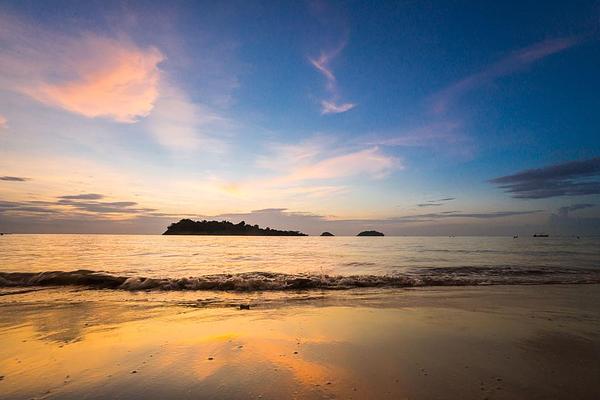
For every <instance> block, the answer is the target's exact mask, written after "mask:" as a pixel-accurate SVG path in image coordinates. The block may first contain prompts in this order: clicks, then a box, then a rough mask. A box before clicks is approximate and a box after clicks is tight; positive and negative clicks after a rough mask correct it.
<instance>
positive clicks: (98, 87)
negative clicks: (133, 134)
mask: <svg viewBox="0 0 600 400" xmlns="http://www.w3.org/2000/svg"><path fill="white" fill-rule="evenodd" d="M0 23H1V24H3V25H4V29H0V44H2V46H3V47H4V49H5V50H4V51H3V53H2V55H0V72H2V75H3V77H2V78H1V79H0V86H1V87H3V88H6V89H10V90H13V91H17V92H20V93H24V94H26V95H28V96H30V97H32V98H34V99H36V100H37V101H40V102H42V103H45V104H47V105H49V106H52V107H56V108H61V109H64V110H67V111H70V112H72V113H76V114H79V115H83V116H85V117H89V118H95V117H106V118H111V119H114V120H116V121H119V122H128V123H130V122H135V121H136V120H137V119H139V118H140V117H144V116H147V115H148V114H149V113H150V111H151V110H152V108H153V106H154V102H155V101H156V99H157V97H158V95H159V80H160V70H159V67H158V65H159V63H160V62H161V61H163V60H164V56H163V55H162V53H161V52H160V51H159V50H158V49H156V48H154V47H139V46H137V45H135V44H134V43H132V42H131V41H129V40H128V39H127V38H123V37H120V38H112V37H106V36H99V35H96V34H92V33H86V34H82V35H80V36H67V35H65V34H62V33H57V32H53V31H42V30H41V29H40V28H38V27H35V26H33V25H28V24H27V23H25V22H23V21H21V20H18V19H16V18H9V17H2V18H0Z"/></svg>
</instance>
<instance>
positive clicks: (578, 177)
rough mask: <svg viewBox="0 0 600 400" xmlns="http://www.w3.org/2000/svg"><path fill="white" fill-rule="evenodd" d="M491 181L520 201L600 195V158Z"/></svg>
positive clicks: (533, 170) (519, 173) (532, 170)
mask: <svg viewBox="0 0 600 400" xmlns="http://www.w3.org/2000/svg"><path fill="white" fill-rule="evenodd" d="M489 182H491V183H493V184H495V185H497V186H498V187H500V188H501V189H504V191H506V192H507V193H511V194H512V197H515V198H520V199H544V198H549V197H558V196H583V195H593V194H600V157H596V158H592V159H589V160H583V161H571V162H567V163H563V164H555V165H550V166H547V167H543V168H537V169H529V170H525V171H522V172H518V173H516V174H513V175H507V176H502V177H499V178H495V179H492V180H490V181H489Z"/></svg>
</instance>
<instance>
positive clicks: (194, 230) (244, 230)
mask: <svg viewBox="0 0 600 400" xmlns="http://www.w3.org/2000/svg"><path fill="white" fill-rule="evenodd" d="M163 235H243V236H308V235H306V234H304V233H302V232H299V231H280V230H277V229H271V228H269V227H267V228H265V229H263V228H261V227H259V226H258V225H248V224H246V222H244V221H242V222H240V223H239V224H234V223H232V222H229V221H206V220H202V221H192V220H191V219H182V220H181V221H179V222H175V223H172V224H171V225H169V227H168V228H167V230H166V231H165V232H164V233H163Z"/></svg>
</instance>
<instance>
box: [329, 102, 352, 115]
mask: <svg viewBox="0 0 600 400" xmlns="http://www.w3.org/2000/svg"><path fill="white" fill-rule="evenodd" d="M355 106H356V104H354V103H342V104H336V103H334V102H333V101H327V100H323V101H321V114H339V113H343V112H346V111H349V110H351V109H353V108H354V107H355Z"/></svg>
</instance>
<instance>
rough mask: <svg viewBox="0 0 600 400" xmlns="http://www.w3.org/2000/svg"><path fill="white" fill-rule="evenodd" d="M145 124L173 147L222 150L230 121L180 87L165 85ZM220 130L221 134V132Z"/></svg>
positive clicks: (212, 150)
mask: <svg viewBox="0 0 600 400" xmlns="http://www.w3.org/2000/svg"><path fill="white" fill-rule="evenodd" d="M144 124H145V126H146V127H147V128H148V130H149V131H150V132H151V134H152V135H153V136H154V138H155V140H156V141H157V142H158V143H159V144H161V145H162V146H164V147H166V148H168V149H170V150H173V151H194V150H198V149H202V150H204V151H206V152H213V153H219V152H221V151H222V150H223V149H224V146H225V145H224V142H223V136H224V135H223V133H224V132H225V131H227V129H228V126H229V122H228V120H227V119H226V118H224V117H222V116H221V115H219V114H218V113H216V112H214V111H211V110H210V109H209V108H208V107H207V106H203V105H200V104H197V103H194V102H192V101H190V100H189V99H188V98H187V97H186V96H185V94H184V93H183V92H182V91H180V90H177V89H176V88H174V87H172V86H168V85H164V87H163V89H162V94H161V96H160V97H159V98H158V99H157V101H156V104H155V107H154V110H153V112H152V114H151V115H150V116H149V117H148V118H146V120H145V121H144ZM219 134H220V135H219Z"/></svg>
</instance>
